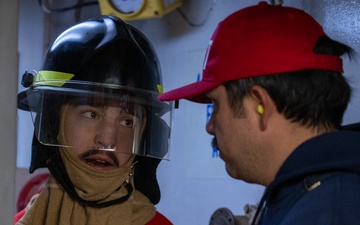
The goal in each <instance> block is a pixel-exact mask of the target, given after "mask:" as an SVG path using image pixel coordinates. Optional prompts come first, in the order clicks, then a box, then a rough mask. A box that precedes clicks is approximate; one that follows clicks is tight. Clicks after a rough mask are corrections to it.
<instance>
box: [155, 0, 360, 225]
mask: <svg viewBox="0 0 360 225" xmlns="http://www.w3.org/2000/svg"><path fill="white" fill-rule="evenodd" d="M342 55H348V56H349V57H350V59H351V57H352V56H353V55H354V53H353V50H352V49H351V48H350V47H349V46H347V45H344V44H342V43H339V42H337V41H335V40H332V39H330V38H329V37H328V36H327V35H326V34H325V32H324V31H323V28H322V27H321V25H320V24H319V23H317V22H316V21H315V20H314V19H313V18H312V17H311V16H310V15H308V14H307V13H306V12H304V11H303V10H299V9H296V8H292V7H286V6H281V5H279V6H276V5H269V4H267V3H266V2H260V3H259V4H258V5H254V6H250V7H246V8H244V9H241V10H239V11H236V12H234V13H233V14H231V15H229V16H228V17H227V18H225V19H224V20H223V21H222V22H220V23H219V24H218V27H217V28H216V30H215V32H214V33H213V36H212V38H211V41H210V44H209V47H208V51H207V54H206V56H205V62H204V67H203V77H202V79H201V80H200V81H198V82H195V83H192V84H188V85H185V86H183V87H180V88H176V89H174V90H171V91H168V92H166V93H163V94H160V95H159V99H160V100H163V101H172V100H175V101H178V100H179V99H187V100H190V101H193V102H197V103H213V107H214V110H213V112H212V115H211V117H210V119H209V121H208V122H207V124H206V131H207V132H208V133H209V134H210V135H213V136H214V139H213V146H214V147H216V148H217V149H218V150H219V155H220V158H221V159H223V161H224V162H225V167H226V171H227V173H228V174H229V175H230V176H231V177H233V178H236V179H241V180H244V181H246V182H249V183H256V184H261V185H264V186H266V191H265V193H264V195H263V198H262V200H261V201H260V204H259V207H258V212H257V213H256V216H255V218H254V219H253V220H252V223H253V224H259V225H260V224H261V225H263V224H264V225H265V224H266V225H269V224H282V225H290V224H291V225H298V224H317V225H319V224H322V225H330V224H334V225H335V224H349V225H350V224H358V223H359V222H358V221H359V219H358V215H359V214H360V192H359V191H358V190H359V189H360V151H359V149H360V132H359V130H360V129H359V127H360V126H359V125H360V124H355V125H351V126H347V127H341V123H342V118H343V114H344V111H345V110H346V108H347V105H348V102H349V100H350V96H351V88H350V86H349V84H348V82H347V81H346V79H345V77H344V76H343V74H342V73H343V67H342V59H341V56H342Z"/></svg>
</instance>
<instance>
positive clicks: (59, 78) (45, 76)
mask: <svg viewBox="0 0 360 225" xmlns="http://www.w3.org/2000/svg"><path fill="white" fill-rule="evenodd" d="M73 77H74V74H71V73H63V72H57V71H51V70H41V71H39V72H38V73H37V74H36V82H38V83H40V84H39V85H49V86H56V87H61V86H63V85H64V84H65V83H66V81H68V80H70V79H71V78H73Z"/></svg>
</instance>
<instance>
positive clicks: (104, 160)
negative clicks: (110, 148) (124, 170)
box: [81, 150, 118, 170]
mask: <svg viewBox="0 0 360 225" xmlns="http://www.w3.org/2000/svg"><path fill="white" fill-rule="evenodd" d="M81 159H82V160H83V161H84V162H85V163H86V164H87V165H89V166H91V167H94V168H97V169H101V170H110V169H115V168H117V167H118V160H117V159H116V157H115V155H114V154H112V152H109V153H107V152H102V151H99V150H91V151H89V152H87V153H85V154H84V155H82V156H81Z"/></svg>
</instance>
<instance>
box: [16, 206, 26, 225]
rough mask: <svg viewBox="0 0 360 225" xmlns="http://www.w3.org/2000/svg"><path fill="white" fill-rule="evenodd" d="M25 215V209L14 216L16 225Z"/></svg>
mask: <svg viewBox="0 0 360 225" xmlns="http://www.w3.org/2000/svg"><path fill="white" fill-rule="evenodd" d="M24 214H25V209H23V210H21V211H19V212H18V213H16V214H15V216H14V224H15V223H17V222H18V221H19V220H20V219H21V217H23V216H24Z"/></svg>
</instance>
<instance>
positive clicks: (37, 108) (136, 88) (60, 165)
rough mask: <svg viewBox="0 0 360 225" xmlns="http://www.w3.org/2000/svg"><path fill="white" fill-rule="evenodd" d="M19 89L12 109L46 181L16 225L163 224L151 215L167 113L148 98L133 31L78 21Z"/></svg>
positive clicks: (104, 19)
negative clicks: (28, 122) (27, 117)
mask: <svg viewBox="0 0 360 225" xmlns="http://www.w3.org/2000/svg"><path fill="white" fill-rule="evenodd" d="M22 84H23V85H24V86H25V87H27V88H26V89H25V90H24V91H21V92H19V94H18V108H19V109H22V110H28V111H30V112H31V114H32V118H33V122H34V135H33V144H32V158H31V165H30V169H29V170H30V173H32V172H34V171H35V170H36V169H38V168H43V167H45V168H48V170H49V172H50V175H49V178H48V180H47V182H46V184H45V187H44V188H43V190H42V191H41V193H40V194H38V195H35V196H34V197H33V199H32V200H31V201H30V203H29V204H28V205H27V206H26V208H25V209H24V210H23V211H21V212H19V214H18V215H16V217H15V218H17V219H16V221H15V223H16V224H24V225H25V224H29V225H35V224H46V225H50V224H64V225H65V224H66V225H68V224H77V225H78V224H122V225H123V224H139V225H140V224H164V225H166V224H172V223H171V222H170V221H169V220H168V219H167V218H166V217H165V216H163V215H162V214H161V213H159V212H158V211H157V210H156V208H155V206H154V205H156V204H157V203H158V202H159V201H160V189H159V185H158V182H157V178H156V169H157V166H158V164H159V162H160V161H161V160H162V159H168V157H169V153H168V146H169V137H170V127H171V124H170V123H171V112H172V104H171V103H164V102H161V101H159V100H158V98H157V96H158V94H159V93H161V92H162V89H163V88H162V77H161V71H160V65H159V61H158V58H157V56H156V53H155V51H154V49H153V47H152V45H151V43H150V42H149V40H148V39H147V38H146V37H145V36H144V35H143V34H142V33H141V32H140V31H139V30H137V29H136V28H135V27H133V26H131V25H129V24H127V23H125V22H124V21H122V20H121V19H119V18H117V17H113V16H99V17H96V18H93V19H88V20H85V21H83V22H80V23H78V24H76V25H74V26H72V27H70V28H68V29H67V30H65V31H64V32H63V33H61V34H60V35H59V36H58V38H57V39H56V40H55V41H54V43H53V44H52V45H51V46H50V48H49V49H48V51H47V53H46V55H45V58H44V62H43V66H42V68H41V70H40V71H37V72H34V73H29V72H26V73H25V74H24V76H23V81H22Z"/></svg>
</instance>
